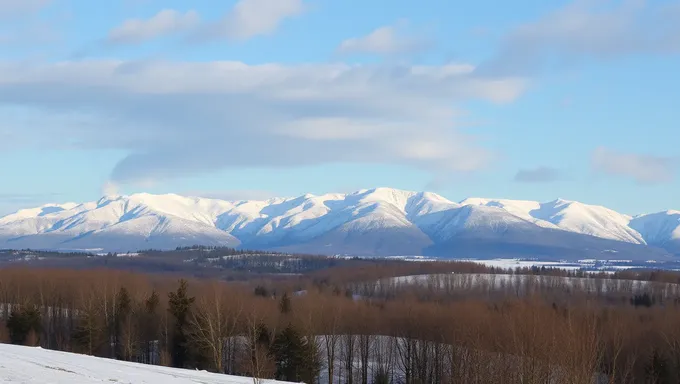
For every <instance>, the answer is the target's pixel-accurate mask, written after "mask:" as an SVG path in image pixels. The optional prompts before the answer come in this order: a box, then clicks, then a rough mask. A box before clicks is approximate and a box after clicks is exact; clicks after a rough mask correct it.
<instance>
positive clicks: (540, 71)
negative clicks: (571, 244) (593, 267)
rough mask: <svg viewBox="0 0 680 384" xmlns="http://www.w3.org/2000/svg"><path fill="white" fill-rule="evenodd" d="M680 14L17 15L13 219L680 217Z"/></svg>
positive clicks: (633, 3)
mask: <svg viewBox="0 0 680 384" xmlns="http://www.w3.org/2000/svg"><path fill="white" fill-rule="evenodd" d="M679 18H680V1H678V0H647V1H644V0H629V1H625V0H624V1H614V0H577V1H529V0H521V1H513V2H500V1H497V0H496V1H490V0H481V1H477V2H452V1H444V0H429V1H427V2H425V3H418V2H414V1H412V0H408V1H407V0H389V1H388V0H369V1H358V0H342V1H340V0H240V1H238V2H237V1H220V2H218V1H214V0H195V1H191V2H189V1H179V0H118V1H108V2H97V1H90V0H87V1H86V0H51V1H50V0H3V1H0V164H1V165H0V214H2V213H7V212H9V211H12V210H15V209H18V208H21V207H29V206H34V205H37V204H43V203H47V202H55V201H59V202H64V201H86V200H95V199H97V198H99V197H100V196H101V195H102V194H104V193H134V192H141V191H145V192H152V193H180V194H192V195H205V196H215V197H222V198H233V199H240V198H264V197H269V196H277V195H281V196H293V195H299V194H303V193H307V192H311V193H325V192H347V191H353V190H358V189H362V188H371V187H376V186H390V187H396V188H402V189H409V190H431V191H434V192H438V193H440V194H442V195H444V196H446V197H448V198H450V199H452V200H461V199H463V198H465V197H470V196H481V197H502V198H513V199H532V200H542V201H548V200H553V199H555V198H558V197H561V198H565V199H571V200H579V201H583V202H586V203H591V204H598V205H604V206H608V207H610V208H613V209H616V210H619V211H622V212H626V213H630V214H637V213H642V212H651V211H659V210H666V209H680V201H679V200H678V198H677V197H678V195H679V192H680V182H679V181H678V172H679V165H680V149H678V148H679V147H678V144H677V143H679V142H680V133H679V132H680V123H679V121H680V112H678V108H677V107H678V105H679V104H678V103H679V100H680V74H678V71H677V68H680V25H679V24H678V23H677V20H678V19H679Z"/></svg>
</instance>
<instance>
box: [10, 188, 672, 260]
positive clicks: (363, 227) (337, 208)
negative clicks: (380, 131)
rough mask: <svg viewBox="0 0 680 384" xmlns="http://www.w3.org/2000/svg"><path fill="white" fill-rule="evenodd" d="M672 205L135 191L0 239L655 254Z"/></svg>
mask: <svg viewBox="0 0 680 384" xmlns="http://www.w3.org/2000/svg"><path fill="white" fill-rule="evenodd" d="M679 216H680V213H678V212H673V211H668V212H665V213H658V214H651V215H644V216H638V217H630V216H627V215H623V214H620V213H617V212H615V211H612V210H610V209H607V208H604V207H599V206H593V205H587V204H583V203H579V202H574V201H566V200H561V199H558V200H555V201H551V202H547V203H540V202H535V201H518V200H492V199H480V198H471V199H467V200H464V201H462V202H460V203H455V202H452V201H449V200H447V199H445V198H444V197H442V196H439V195H437V194H434V193H428V192H409V191H402V190H396V189H390V188H376V189H370V190H361V191H357V192H354V193H349V194H325V195H320V196H315V195H309V194H308V195H303V196H299V197H295V198H275V199H270V200H266V201H235V202H229V201H222V200H216V199H203V198H196V197H182V196H178V195H172V194H170V195H150V194H135V195H131V196H107V197H104V198H102V199H100V200H99V201H97V202H91V203H84V204H74V203H70V204H63V205H47V206H43V207H39V208H35V209H27V210H22V211H19V212H17V213H15V214H12V215H8V216H5V217H3V218H0V248H41V249H57V250H95V249H99V250H102V251H134V250H138V249H148V248H157V249H168V248H175V247H177V246H186V245H194V244H201V245H217V246H243V247H248V248H258V249H276V250H287V251H300V252H313V253H314V252H318V253H324V254H358V255H415V254H430V255H439V256H460V257H488V256H490V255H493V256H494V257H499V256H502V255H503V254H505V255H509V254H511V255H513V256H522V257H544V258H550V257H552V258H556V257H559V258H585V257H586V256H588V257H594V258H614V257H612V254H617V255H616V257H615V258H621V257H623V256H624V255H626V256H625V258H635V259H648V258H656V259H658V258H664V257H669V255H668V252H674V253H680V247H679V246H678V244H679V243H680V241H679V240H678V239H680V229H679V228H680V227H679V224H680V222H678V220H679ZM660 248H664V249H665V250H661V249H660Z"/></svg>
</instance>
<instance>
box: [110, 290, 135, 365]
mask: <svg viewBox="0 0 680 384" xmlns="http://www.w3.org/2000/svg"><path fill="white" fill-rule="evenodd" d="M131 305H132V300H131V299H130V294H129V293H128V290H127V289H126V288H125V287H121V288H120V291H118V294H117V295H116V315H115V318H114V322H113V324H114V325H113V326H114V347H115V354H116V359H118V360H124V359H126V358H129V356H125V352H124V351H123V348H122V347H123V346H122V345H121V344H122V343H121V340H122V338H123V337H122V336H123V335H122V333H123V328H124V327H125V325H126V323H127V322H128V321H129V320H130V319H129V316H130V310H131Z"/></svg>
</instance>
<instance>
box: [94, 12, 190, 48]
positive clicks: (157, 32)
mask: <svg viewBox="0 0 680 384" xmlns="http://www.w3.org/2000/svg"><path fill="white" fill-rule="evenodd" d="M199 22H200V17H199V15H198V12H196V11H193V10H190V11H187V12H184V13H182V12H179V11H176V10H174V9H164V10H162V11H160V12H158V13H157V14H156V15H154V16H153V17H151V18H149V19H146V20H144V19H130V20H126V21H124V22H123V23H122V24H121V25H120V26H118V27H116V28H114V29H112V30H111V31H110V32H109V35H108V38H107V40H108V41H109V42H111V43H118V44H120V43H125V44H130V43H134V44H136V43H141V42H144V41H147V40H151V39H154V38H157V37H160V36H165V35H169V34H174V33H178V32H185V31H187V30H189V29H191V28H194V27H196V26H197V25H198V24H199Z"/></svg>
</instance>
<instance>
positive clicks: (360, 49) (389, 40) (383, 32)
mask: <svg viewBox="0 0 680 384" xmlns="http://www.w3.org/2000/svg"><path fill="white" fill-rule="evenodd" d="M402 24H403V23H402ZM402 29H403V28H401V27H400V26H384V27H380V28H378V29H376V30H374V31H373V32H371V33H369V34H368V35H366V36H362V37H354V38H350V39H347V40H345V41H343V42H342V43H340V46H339V47H338V49H337V50H338V53H341V54H357V53H359V54H362V53H368V54H377V55H393V54H401V53H411V52H414V51H417V50H420V49H422V48H424V47H426V46H427V42H426V41H425V40H424V39H417V38H413V37H408V36H405V35H406V34H405V33H404V31H402Z"/></svg>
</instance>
